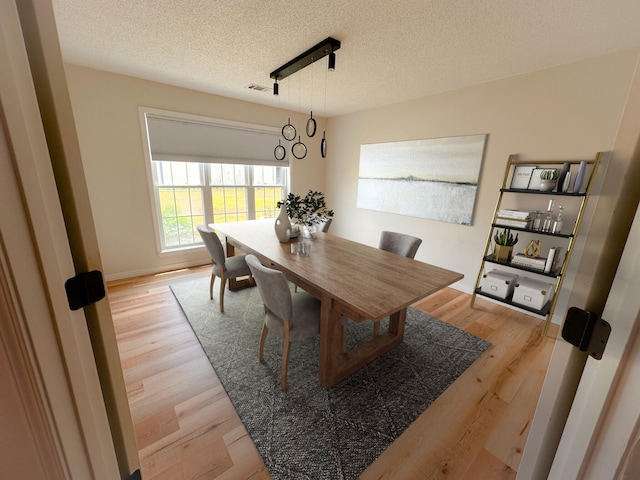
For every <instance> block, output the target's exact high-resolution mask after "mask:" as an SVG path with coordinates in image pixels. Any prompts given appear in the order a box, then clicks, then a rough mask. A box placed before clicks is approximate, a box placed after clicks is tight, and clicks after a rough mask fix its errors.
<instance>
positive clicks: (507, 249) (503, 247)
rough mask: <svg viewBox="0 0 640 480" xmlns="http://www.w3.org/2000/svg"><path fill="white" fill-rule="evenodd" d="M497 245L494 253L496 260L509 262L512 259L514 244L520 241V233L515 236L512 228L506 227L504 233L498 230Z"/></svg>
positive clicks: (495, 239) (495, 237) (495, 236)
mask: <svg viewBox="0 0 640 480" xmlns="http://www.w3.org/2000/svg"><path fill="white" fill-rule="evenodd" d="M493 239H494V241H495V242H496V246H495V248H494V250H493V255H494V257H495V258H496V260H500V261H503V262H508V261H510V260H511V254H512V253H513V246H514V245H515V244H516V243H518V234H517V233H516V236H515V237H514V236H513V234H512V233H511V229H509V228H505V229H504V230H503V231H502V233H500V232H496V233H495V235H494V237H493Z"/></svg>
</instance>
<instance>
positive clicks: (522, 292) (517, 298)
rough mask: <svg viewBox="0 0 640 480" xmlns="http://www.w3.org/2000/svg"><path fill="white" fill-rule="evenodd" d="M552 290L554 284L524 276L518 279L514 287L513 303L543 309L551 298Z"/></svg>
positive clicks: (533, 308)
mask: <svg viewBox="0 0 640 480" xmlns="http://www.w3.org/2000/svg"><path fill="white" fill-rule="evenodd" d="M552 292H553V285H552V284H550V283H547V282H541V281H539V280H533V279H532V278H528V277H522V278H519V279H518V281H517V282H516V285H515V287H514V289H513V303H517V304H518V305H522V306H524V307H528V308H531V309H532V310H542V308H543V307H544V306H545V305H546V303H547V302H548V301H549V300H550V297H551V293H552Z"/></svg>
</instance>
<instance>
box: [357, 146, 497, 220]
mask: <svg viewBox="0 0 640 480" xmlns="http://www.w3.org/2000/svg"><path fill="white" fill-rule="evenodd" d="M486 138H487V135H484V134H483V135H467V136H461V137H445V138H434V139H426V140H411V141H406V142H392V143H375V144H367V145H361V146H360V171H359V174H358V203H357V207H358V208H364V209H368V210H378V211H381V212H388V213H396V214H399V215H408V216H411V217H418V218H426V219H430V220H437V221H441V222H449V223H457V224H461V225H471V218H472V215H473V206H474V204H475V199H476V191H477V188H478V178H479V176H480V167H481V166H482V159H483V156H484V149H485V143H486Z"/></svg>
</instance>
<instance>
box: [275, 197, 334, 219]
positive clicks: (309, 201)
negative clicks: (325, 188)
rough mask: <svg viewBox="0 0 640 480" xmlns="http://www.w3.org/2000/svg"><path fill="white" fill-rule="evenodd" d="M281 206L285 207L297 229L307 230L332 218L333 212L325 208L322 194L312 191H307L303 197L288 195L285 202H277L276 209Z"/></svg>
mask: <svg viewBox="0 0 640 480" xmlns="http://www.w3.org/2000/svg"><path fill="white" fill-rule="evenodd" d="M282 205H285V206H286V209H287V216H288V217H289V218H290V219H291V222H292V223H293V224H295V225H298V226H299V227H307V228H309V227H312V226H313V225H317V224H319V223H323V222H324V221H326V220H327V219H329V218H331V217H333V210H329V208H327V204H326V203H325V200H324V194H323V193H322V192H316V191H314V190H309V192H308V193H307V194H306V195H305V196H304V197H300V195H295V194H293V193H290V194H289V195H287V198H286V199H285V200H283V201H280V202H278V207H281V206H282Z"/></svg>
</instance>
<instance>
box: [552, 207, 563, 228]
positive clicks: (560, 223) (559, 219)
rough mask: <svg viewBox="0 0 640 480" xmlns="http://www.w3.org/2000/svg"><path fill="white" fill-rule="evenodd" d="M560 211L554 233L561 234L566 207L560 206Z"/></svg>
mask: <svg viewBox="0 0 640 480" xmlns="http://www.w3.org/2000/svg"><path fill="white" fill-rule="evenodd" d="M558 210H560V211H559V212H558V215H557V216H556V219H555V220H554V221H553V233H560V232H561V231H562V211H563V210H564V207H563V206H562V205H560V206H559V207H558Z"/></svg>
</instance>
